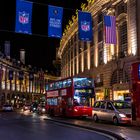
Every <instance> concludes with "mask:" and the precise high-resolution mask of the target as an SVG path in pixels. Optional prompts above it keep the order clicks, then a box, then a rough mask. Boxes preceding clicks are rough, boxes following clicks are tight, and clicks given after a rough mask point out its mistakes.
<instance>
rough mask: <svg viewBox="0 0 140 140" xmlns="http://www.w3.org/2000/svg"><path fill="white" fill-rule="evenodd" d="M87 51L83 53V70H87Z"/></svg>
mask: <svg viewBox="0 0 140 140" xmlns="http://www.w3.org/2000/svg"><path fill="white" fill-rule="evenodd" d="M87 61H88V60H87V51H86V52H85V53H84V70H87Z"/></svg>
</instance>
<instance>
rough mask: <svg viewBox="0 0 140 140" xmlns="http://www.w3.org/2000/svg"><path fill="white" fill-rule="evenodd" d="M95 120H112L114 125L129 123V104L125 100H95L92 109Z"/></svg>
mask: <svg viewBox="0 0 140 140" xmlns="http://www.w3.org/2000/svg"><path fill="white" fill-rule="evenodd" d="M92 117H93V120H94V121H95V122H97V121H99V120H105V121H112V122H113V123H114V124H115V125H117V124H119V123H120V124H121V123H125V124H127V123H131V121H132V113H131V104H130V103H128V102H125V101H120V100H119V101H110V100H107V101H106V100H104V101H96V102H95V103H94V107H93V110H92Z"/></svg>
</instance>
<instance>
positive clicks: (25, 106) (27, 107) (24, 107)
mask: <svg viewBox="0 0 140 140" xmlns="http://www.w3.org/2000/svg"><path fill="white" fill-rule="evenodd" d="M30 108H31V105H30V104H25V105H24V106H23V111H26V110H30Z"/></svg>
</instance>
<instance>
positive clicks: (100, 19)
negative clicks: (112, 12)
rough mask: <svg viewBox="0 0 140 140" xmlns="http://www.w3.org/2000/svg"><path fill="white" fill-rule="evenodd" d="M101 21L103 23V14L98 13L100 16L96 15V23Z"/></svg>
mask: <svg viewBox="0 0 140 140" xmlns="http://www.w3.org/2000/svg"><path fill="white" fill-rule="evenodd" d="M102 21H103V14H102V13H100V14H99V15H98V23H100V22H102Z"/></svg>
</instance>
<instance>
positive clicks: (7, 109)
mask: <svg viewBox="0 0 140 140" xmlns="http://www.w3.org/2000/svg"><path fill="white" fill-rule="evenodd" d="M13 110H14V109H13V106H12V105H10V104H5V105H3V107H2V111H13Z"/></svg>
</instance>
